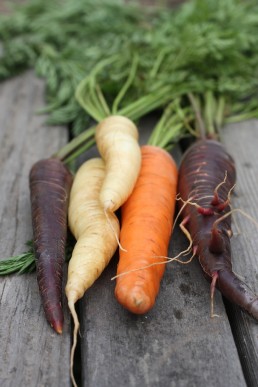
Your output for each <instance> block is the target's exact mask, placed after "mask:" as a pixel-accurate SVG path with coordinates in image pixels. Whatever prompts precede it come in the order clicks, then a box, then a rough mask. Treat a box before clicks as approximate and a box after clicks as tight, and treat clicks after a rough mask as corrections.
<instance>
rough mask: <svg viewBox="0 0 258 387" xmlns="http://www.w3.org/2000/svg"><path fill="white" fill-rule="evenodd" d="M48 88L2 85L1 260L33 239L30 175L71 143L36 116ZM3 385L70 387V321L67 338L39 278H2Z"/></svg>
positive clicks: (24, 81) (26, 81) (21, 81)
mask: <svg viewBox="0 0 258 387" xmlns="http://www.w3.org/2000/svg"><path fill="white" fill-rule="evenodd" d="M43 105H44V83H43V81H42V80H39V79H37V78H36V77H35V76H34V74H33V72H27V73H26V74H25V75H23V76H20V77H17V78H14V79H12V80H10V81H8V82H4V83H2V84H1V85H0V106H1V109H0V143H1V152H0V197H1V202H0V219H1V224H0V257H1V258H5V257H8V256H12V255H14V254H20V253H21V252H23V251H25V250H26V247H25V246H24V244H25V242H26V241H27V240H30V239H31V238H32V230H31V219H30V203H29V189H28V174H29V170H30V168H31V166H32V164H33V163H34V162H35V161H37V160H38V159H40V158H44V157H48V156H50V155H51V154H52V153H53V152H55V151H56V150H57V149H58V148H59V147H60V146H62V145H63V144H64V143H65V142H66V141H67V131H66V129H65V128H62V127H55V128H52V127H47V126H46V125H45V123H44V122H45V119H46V117H45V116H39V115H36V114H35V113H36V110H37V109H39V108H41V107H42V106H43ZM0 310H1V324H0V342H1V355H0V385H1V386H3V387H7V386H8V387H11V386H12V387H17V386H26V385H27V386H69V385H70V381H69V367H68V364H69V350H70V317H69V314H68V312H67V308H66V307H65V318H66V323H65V327H64V333H63V335H62V336H58V335H57V334H55V333H54V332H53V330H52V329H51V328H50V326H49V325H48V323H47V322H46V320H45V317H44V313H43V309H42V306H41V301H40V297H39V293H38V286H37V283H36V276H35V274H31V275H23V276H16V275H14V276H9V277H2V278H0Z"/></svg>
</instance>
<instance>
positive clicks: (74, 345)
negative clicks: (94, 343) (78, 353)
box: [68, 301, 80, 387]
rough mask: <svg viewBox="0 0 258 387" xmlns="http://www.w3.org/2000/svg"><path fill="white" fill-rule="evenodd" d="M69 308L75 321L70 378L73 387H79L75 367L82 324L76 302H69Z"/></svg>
mask: <svg viewBox="0 0 258 387" xmlns="http://www.w3.org/2000/svg"><path fill="white" fill-rule="evenodd" d="M68 306H69V309H70V312H71V314H72V317H73V321H74V330H73V345H72V349H71V355H70V357H71V359H70V376H71V380H72V383H73V386H74V387H78V385H77V383H76V381H75V378H74V373H73V366H74V354H75V348H76V345H77V335H78V331H79V327H80V324H79V320H78V316H77V313H76V311H75V305H74V302H73V301H70V302H68Z"/></svg>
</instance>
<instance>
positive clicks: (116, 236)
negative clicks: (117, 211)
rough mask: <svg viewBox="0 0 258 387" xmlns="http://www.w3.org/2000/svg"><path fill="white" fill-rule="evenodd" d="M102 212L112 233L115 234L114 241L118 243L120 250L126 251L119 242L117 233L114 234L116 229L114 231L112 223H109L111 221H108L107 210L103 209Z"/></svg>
mask: <svg viewBox="0 0 258 387" xmlns="http://www.w3.org/2000/svg"><path fill="white" fill-rule="evenodd" d="M104 212H105V216H106V218H107V221H108V224H109V226H110V228H111V229H112V231H113V233H114V235H115V238H116V242H117V244H118V246H119V248H120V250H122V251H125V252H126V253H127V250H126V249H124V248H123V246H122V245H121V243H120V241H119V237H118V235H117V234H116V231H115V229H114V227H113V225H112V223H111V221H110V219H109V216H108V212H107V210H106V209H104ZM111 213H112V212H111ZM112 214H113V213H112Z"/></svg>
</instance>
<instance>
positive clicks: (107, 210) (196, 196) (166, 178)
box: [25, 50, 258, 385]
mask: <svg viewBox="0 0 258 387" xmlns="http://www.w3.org/2000/svg"><path fill="white" fill-rule="evenodd" d="M172 54H173V53H172ZM172 54H171V52H170V51H169V50H167V51H166V50H163V52H162V55H161V56H159V57H158V58H157V61H156V62H155V66H154V67H155V69H156V70H155V71H154V68H153V71H152V72H151V73H150V75H149V77H150V78H148V76H147V75H146V79H145V82H146V83H147V82H148V80H150V79H152V78H153V77H154V76H155V74H156V75H157V73H158V70H159V69H163V68H164V69H166V68H167V67H168V62H170V59H171V55H172ZM181 54H182V53H181ZM182 55H183V54H182ZM182 55H181V56H182ZM182 58H183V59H184V57H183V56H182V57H181V60H182ZM117 60H118V58H117V56H113V57H110V58H108V59H104V60H103V61H100V63H98V66H97V67H96V68H94V69H93V71H92V73H91V74H89V75H88V76H87V77H86V78H85V79H84V80H82V81H81V82H80V83H79V85H78V87H77V90H76V99H77V101H78V102H79V104H80V106H81V107H82V108H83V110H84V111H85V112H86V113H87V114H88V115H89V116H90V117H91V118H92V119H94V120H95V121H96V123H97V124H96V126H94V127H92V128H90V129H88V130H86V131H85V132H84V133H82V134H81V135H80V136H78V137H77V138H75V139H74V140H73V141H72V142H71V143H70V144H67V145H66V146H65V147H64V148H63V149H61V150H59V151H58V152H57V153H56V154H55V155H53V156H52V157H51V158H48V159H45V160H40V161H39V162H37V163H36V164H35V165H34V166H33V167H32V169H31V172H30V190H31V208H32V224H33V246H34V251H35V257H36V260H35V261H36V270H37V279H38V284H39V290H40V294H41V297H42V303H43V306H44V310H45V314H46V318H47V320H48V322H49V323H50V325H51V326H52V327H53V329H54V330H55V331H56V332H57V333H62V327H63V312H62V305H61V299H62V291H61V289H62V273H63V263H64V260H65V246H66V239H67V226H69V228H70V230H71V232H72V234H73V235H74V237H75V239H76V243H75V246H74V249H73V253H72V256H71V259H70V261H69V265H68V279H67V284H66V288H65V293H66V296H67V300H68V306H69V309H70V311H71V314H72V316H73V320H74V342H73V346H72V350H71V378H72V381H73V384H74V385H76V381H75V379H74V375H73V357H74V351H75V347H76V342H77V334H78V329H79V321H78V317H77V314H76V309H75V304H76V302H77V301H78V300H79V299H80V298H81V297H83V295H84V293H85V292H86V291H87V289H88V288H89V287H90V286H91V285H92V284H93V283H94V282H95V280H96V279H97V278H98V277H99V276H100V274H101V273H102V271H103V270H104V268H105V267H106V266H107V264H108V263H109V261H110V259H111V258H112V256H113V255H114V253H115V251H116V250H117V248H119V263H118V267H117V275H116V287H115V297H116V299H117V300H118V302H119V303H120V304H121V305H122V306H123V307H125V308H126V309H128V310H129V311H131V312H132V313H137V314H141V313H146V312H148V311H149V310H150V309H151V308H152V307H153V306H154V303H155V299H156V297H157V295H158V292H159V287H160V281H161V279H162V276H163V274H164V270H165V266H166V264H167V263H168V262H170V261H173V260H174V261H179V260H180V259H179V256H180V255H182V254H183V253H190V252H191V253H192V254H191V255H190V259H189V260H188V261H190V260H191V259H192V258H193V257H194V256H197V257H198V259H199V262H200V264H201V267H202V269H203V271H204V274H205V277H206V278H207V279H208V280H209V281H210V283H211V290H210V295H211V315H212V316H214V315H215V313H214V307H213V297H214V292H215V289H216V288H218V289H219V290H220V291H221V293H222V294H223V295H224V296H225V297H226V298H228V299H229V300H230V301H232V302H234V303H236V304H237V305H239V306H240V307H241V308H243V309H244V310H246V311H247V312H248V313H249V314H250V315H252V316H253V317H254V318H255V319H258V296H257V295H255V294H254V293H253V292H252V291H251V290H250V289H249V288H248V287H247V286H246V285H245V284H244V283H243V282H242V281H241V280H240V279H239V278H238V277H236V276H235V274H234V273H233V272H232V263H231V256H230V238H231V236H232V231H231V214H232V210H231V193H232V191H233V189H234V186H235V182H236V171H235V166H234V160H233V159H232V158H231V156H230V155H229V154H228V153H227V150H226V149H225V148H224V147H223V145H222V144H221V143H220V142H219V138H218V135H217V130H216V128H215V126H214V121H215V123H216V126H220V125H221V123H222V116H223V117H224V114H226V111H227V109H226V107H225V100H224V99H223V98H222V97H221V94H220V93H219V92H220V90H219V87H221V85H218V88H217V89H216V87H217V86H214V88H215V91H216V93H217V94H216V96H218V98H217V99H216V98H215V97H214V94H213V92H211V91H210V89H207V90H206V85H207V84H209V85H210V84H212V86H211V88H212V87H213V83H209V82H208V81H210V80H208V81H207V80H206V81H207V83H205V84H204V86H203V87H204V89H201V90H200V86H199V85H198V87H197V86H196V84H195V82H193V79H192V78H191V74H188V73H187V74H186V75H185V74H184V75H182V76H184V77H185V78H189V79H188V81H187V82H188V83H186V84H184V87H182V88H180V89H178V90H175V89H174V88H173V87H171V86H169V85H166V84H165V83H164V82H166V81H164V79H163V77H162V72H161V76H160V77H159V82H158V83H157V84H156V86H155V87H154V88H153V89H151V88H147V87H146V90H145V92H144V91H143V93H142V95H140V97H139V96H138V95H137V98H136V99H135V94H134V93H131V94H130V93H128V91H129V90H130V87H131V88H133V85H134V80H135V78H136V77H139V73H137V63H138V62H137V61H138V59H137V55H135V56H133V59H132V63H131V67H130V69H129V71H128V70H127V72H126V74H127V78H126V80H125V83H124V85H123V87H122V88H120V91H119V92H118V94H117V95H116V96H115V97H113V95H112V96H111V97H110V96H108V97H109V98H105V96H104V94H105V93H103V92H102V89H101V87H100V84H101V82H99V80H101V79H103V78H105V77H106V78H107V73H109V71H110V67H112V66H114V64H115V63H116V61H117ZM178 60H179V62H180V56H179V59H178ZM119 63H120V62H119ZM184 65H185V64H184V61H183V65H182V68H183V69H184ZM107 68H108V71H107ZM182 71H183V70H182ZM164 74H165V75H167V74H166V73H165V70H164ZM111 78H112V77H111ZM111 81H112V82H115V81H114V80H112V79H108V80H107V79H106V83H107V84H110V82H111ZM218 83H219V82H218ZM172 84H173V82H172ZM186 86H187V87H186ZM114 89H116V87H114ZM185 89H186V90H187V91H185ZM189 90H190V91H189ZM127 93H128V95H127ZM230 96H231V95H230ZM125 97H127V98H125ZM227 97H229V94H228V95H227ZM112 99H113V101H112ZM107 100H108V102H107ZM125 100H126V105H125V103H124V101H125ZM110 101H112V103H111V102H110ZM110 105H111V106H110ZM211 106H212V109H210V107H211ZM215 107H216V109H217V113H218V114H217V115H216V114H215V110H216V109H215ZM157 109H161V110H162V115H161V118H160V120H159V122H158V123H157V125H156V126H155V128H154V130H153V131H152V134H151V136H150V138H149V141H148V143H147V144H146V145H143V146H140V145H139V132H138V129H137V127H136V125H135V123H136V122H137V120H139V118H141V117H144V116H145V115H146V114H147V113H150V112H152V111H154V110H157ZM211 111H212V113H210V112H211ZM222 112H223V113H222ZM211 116H212V118H211ZM203 117H204V119H203ZM217 117H219V118H218V119H217ZM186 136H192V137H193V136H194V137H195V141H194V144H193V145H192V146H191V147H190V148H189V149H188V150H187V151H186V153H185V155H184V156H183V158H182V161H181V164H180V166H179V168H177V166H176V163H175V161H174V160H173V158H172V157H171V154H170V153H169V151H170V149H171V148H172V146H173V145H174V144H175V143H177V142H178V141H179V139H181V138H182V137H186ZM95 143H96V145H97V148H98V151H99V157H96V158H94V159H90V160H87V161H86V162H85V163H83V164H82V165H81V166H80V167H79V169H78V170H77V171H76V173H75V175H74V176H73V174H72V173H71V171H70V170H69V168H68V167H67V166H66V164H67V165H68V164H69V162H70V161H71V160H72V159H75V158H76V157H77V156H78V155H79V154H81V153H82V152H84V151H85V150H86V149H88V148H89V147H91V146H92V145H93V144H95ZM46 198H47V200H46ZM177 202H178V207H179V208H178V209H179V212H178V216H181V223H180V228H181V230H182V232H183V233H184V234H185V235H186V237H187V238H188V240H189V246H188V248H187V250H185V251H184V252H181V253H180V254H179V256H177V257H168V256H167V255H168V244H169V241H170V238H171V234H172V231H173V224H174V215H175V208H176V203H177ZM118 209H121V221H119V219H118V217H117V210H118ZM67 218H68V225H67ZM53 230H54V232H53ZM188 261H187V262H188ZM26 265H28V263H26V264H25V266H26Z"/></svg>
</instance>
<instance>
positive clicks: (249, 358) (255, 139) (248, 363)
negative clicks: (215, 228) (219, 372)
mask: <svg viewBox="0 0 258 387" xmlns="http://www.w3.org/2000/svg"><path fill="white" fill-rule="evenodd" d="M222 139H223V141H224V143H225V144H226V146H227V148H228V150H229V152H230V153H231V154H232V156H233V157H234V159H235V162H236V168H237V185H236V188H235V195H234V196H233V208H239V209H241V210H242V211H245V212H246V213H248V214H249V215H250V216H252V218H253V219H254V220H255V221H256V225H255V224H254V223H253V222H252V221H250V220H249V219H248V218H247V217H245V216H244V215H242V214H241V213H235V214H233V225H234V233H235V235H234V237H233V238H232V244H231V245H232V255H233V268H234V271H235V272H236V273H237V274H238V275H239V276H241V278H243V280H244V282H245V283H247V284H248V285H249V286H250V287H251V288H252V289H253V290H254V292H255V293H256V294H258V282H257V280H258V254H257V251H258V238H257V235H258V226H257V222H258V197H257V192H258V179H257V171H258V153H257V149H258V121H257V120H251V121H248V122H243V123H239V124H234V125H233V124H232V125H228V126H227V128H226V130H224V131H223V132H222ZM228 309H229V312H230V317H231V324H232V330H233V332H234V334H235V339H236V343H237V345H238V349H239V353H240V357H241V361H242V366H243V370H244V373H245V377H246V380H247V382H248V386H257V385H258V369H257V364H258V324H257V322H256V321H254V320H253V319H252V318H250V317H249V316H248V315H247V314H246V313H243V312H242V311H240V310H239V308H237V307H234V306H232V305H230V304H229V305H228Z"/></svg>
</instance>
